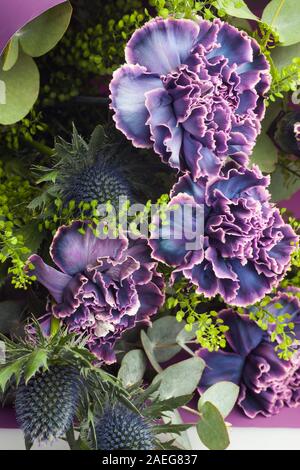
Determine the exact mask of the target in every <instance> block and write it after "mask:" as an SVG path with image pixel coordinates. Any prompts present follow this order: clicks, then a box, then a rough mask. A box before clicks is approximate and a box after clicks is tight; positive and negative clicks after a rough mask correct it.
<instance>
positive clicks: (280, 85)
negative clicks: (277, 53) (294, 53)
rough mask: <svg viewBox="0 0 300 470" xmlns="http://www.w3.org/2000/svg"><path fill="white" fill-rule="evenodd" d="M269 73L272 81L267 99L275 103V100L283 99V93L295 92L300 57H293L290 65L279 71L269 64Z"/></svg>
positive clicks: (297, 83) (299, 73)
mask: <svg viewBox="0 0 300 470" xmlns="http://www.w3.org/2000/svg"><path fill="white" fill-rule="evenodd" d="M269 59H270V60H271V57H270V58H269ZM271 73H272V77H273V80H272V84H271V89H270V92H269V99H270V100H271V101H275V100H276V99H277V98H284V93H287V92H289V91H295V90H297V88H298V86H299V85H300V57H294V58H293V59H292V62H291V64H289V65H287V66H285V67H282V68H281V69H279V68H277V67H276V66H275V65H274V62H271Z"/></svg>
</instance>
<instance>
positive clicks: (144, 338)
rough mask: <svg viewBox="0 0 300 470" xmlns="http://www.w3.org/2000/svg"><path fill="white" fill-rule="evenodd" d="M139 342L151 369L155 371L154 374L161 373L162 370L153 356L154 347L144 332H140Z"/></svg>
mask: <svg viewBox="0 0 300 470" xmlns="http://www.w3.org/2000/svg"><path fill="white" fill-rule="evenodd" d="M141 342H142V346H143V348H144V351H145V353H146V355H147V357H148V359H149V361H150V364H151V365H152V367H153V369H154V370H156V372H161V370H162V368H161V367H160V365H159V363H158V362H157V360H156V358H155V355H154V345H153V343H152V342H151V341H150V339H149V338H148V336H147V334H146V333H145V331H144V330H142V331H141Z"/></svg>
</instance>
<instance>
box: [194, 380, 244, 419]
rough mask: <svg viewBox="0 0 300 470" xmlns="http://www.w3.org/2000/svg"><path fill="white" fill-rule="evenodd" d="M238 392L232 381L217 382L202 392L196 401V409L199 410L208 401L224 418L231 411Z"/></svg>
mask: <svg viewBox="0 0 300 470" xmlns="http://www.w3.org/2000/svg"><path fill="white" fill-rule="evenodd" d="M239 392H240V389H239V387H238V386H237V385H236V384H234V383H232V382H226V381H223V382H217V383H215V384H214V385H212V386H211V387H209V388H208V389H207V390H206V391H205V392H204V393H202V395H201V397H200V399H199V401H198V410H199V411H200V412H201V409H202V407H203V405H204V403H205V402H210V403H211V404H212V405H214V406H215V407H216V408H217V409H218V410H219V412H220V413H221V415H222V416H223V418H224V419H225V418H226V417H227V416H228V415H229V413H230V412H231V411H232V409H233V407H234V405H235V403H236V401H237V399H238V396H239Z"/></svg>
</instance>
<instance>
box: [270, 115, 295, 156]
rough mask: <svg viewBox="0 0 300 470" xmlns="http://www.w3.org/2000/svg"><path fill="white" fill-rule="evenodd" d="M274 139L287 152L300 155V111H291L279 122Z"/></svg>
mask: <svg viewBox="0 0 300 470" xmlns="http://www.w3.org/2000/svg"><path fill="white" fill-rule="evenodd" d="M274 140H275V143H276V144H277V145H278V147H279V148H280V149H281V150H283V151H284V152H286V153H289V154H292V155H296V156H297V157H300V112H299V111H289V112H288V113H285V114H284V115H282V117H280V118H279V120H278V122H277V127H276V131H275V133H274Z"/></svg>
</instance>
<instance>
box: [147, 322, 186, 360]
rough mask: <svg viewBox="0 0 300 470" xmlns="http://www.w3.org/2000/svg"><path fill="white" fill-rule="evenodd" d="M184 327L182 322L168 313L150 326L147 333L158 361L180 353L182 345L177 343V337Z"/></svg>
mask: <svg viewBox="0 0 300 470" xmlns="http://www.w3.org/2000/svg"><path fill="white" fill-rule="evenodd" d="M182 327H183V324H182V323H179V322H178V321H177V320H176V318H175V317H172V316H170V315H168V316H166V317H162V318H159V319H158V320H156V321H155V322H154V323H153V324H152V326H151V327H150V328H148V331H147V335H148V338H149V339H150V341H151V343H152V347H153V353H154V355H155V358H156V360H157V361H158V362H165V361H169V360H170V359H172V357H174V356H175V355H176V354H178V353H179V351H180V350H181V347H180V346H179V345H178V344H176V338H177V335H178V333H179V332H180V331H181V330H182Z"/></svg>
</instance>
